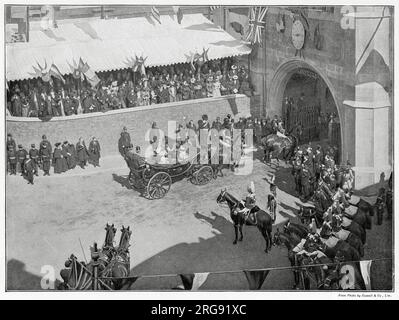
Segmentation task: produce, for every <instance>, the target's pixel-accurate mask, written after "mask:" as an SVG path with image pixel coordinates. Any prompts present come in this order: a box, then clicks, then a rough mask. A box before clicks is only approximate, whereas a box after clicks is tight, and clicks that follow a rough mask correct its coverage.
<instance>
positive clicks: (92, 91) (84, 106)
mask: <svg viewBox="0 0 399 320" xmlns="http://www.w3.org/2000/svg"><path fill="white" fill-rule="evenodd" d="M97 75H98V77H99V79H100V80H101V81H100V82H99V83H98V84H97V85H96V86H95V87H94V88H93V87H92V86H91V84H90V83H89V82H87V81H86V79H85V80H81V79H75V78H74V77H73V76H72V75H65V76H64V79H65V82H62V81H61V80H59V79H57V78H54V77H52V78H51V81H49V82H44V81H42V79H33V80H23V81H16V82H12V83H9V90H7V110H8V114H9V115H12V116H16V117H55V116H70V115H74V114H82V113H91V112H99V111H100V112H106V111H108V110H115V109H122V108H132V107H137V106H148V105H153V104H159V103H167V102H176V101H182V100H191V99H200V98H206V97H218V96H223V95H228V94H236V93H243V94H247V95H251V94H252V88H251V85H250V80H249V73H248V70H247V68H246V67H244V66H243V65H240V64H239V63H237V61H235V60H234V59H231V58H226V59H221V60H212V61H208V62H206V63H204V64H203V65H202V66H201V68H198V67H197V70H194V69H193V68H192V66H191V64H190V63H184V64H176V65H173V66H163V67H152V68H147V69H146V74H145V75H144V74H143V75H142V74H140V73H139V72H133V71H132V70H131V69H124V70H119V71H109V72H99V73H98V74H97Z"/></svg>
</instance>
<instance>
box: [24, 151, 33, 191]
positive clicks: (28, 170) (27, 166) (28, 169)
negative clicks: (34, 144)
mask: <svg viewBox="0 0 399 320" xmlns="http://www.w3.org/2000/svg"><path fill="white" fill-rule="evenodd" d="M34 170H35V168H34V164H33V160H32V159H31V158H30V157H29V154H27V155H26V158H25V162H24V174H25V176H26V178H27V179H28V184H33V172H34Z"/></svg>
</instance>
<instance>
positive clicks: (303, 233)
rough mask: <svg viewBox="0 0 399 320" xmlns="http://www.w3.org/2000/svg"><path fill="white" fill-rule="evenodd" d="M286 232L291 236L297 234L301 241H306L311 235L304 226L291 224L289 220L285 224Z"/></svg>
mask: <svg viewBox="0 0 399 320" xmlns="http://www.w3.org/2000/svg"><path fill="white" fill-rule="evenodd" d="M284 232H285V233H287V234H289V235H292V234H295V235H297V236H298V237H300V238H301V239H305V238H306V237H307V235H308V233H309V229H308V228H307V227H306V226H304V225H302V224H299V223H295V222H291V221H289V220H288V221H287V222H286V223H285V224H284Z"/></svg>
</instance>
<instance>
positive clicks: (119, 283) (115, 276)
mask: <svg viewBox="0 0 399 320" xmlns="http://www.w3.org/2000/svg"><path fill="white" fill-rule="evenodd" d="M105 230H106V234H105V241H104V245H103V246H102V249H101V250H100V251H98V250H97V244H96V243H95V244H94V246H93V247H91V253H92V260H91V261H90V262H89V263H85V262H83V261H79V260H78V258H77V257H76V256H75V255H74V254H71V256H70V257H69V258H68V260H67V261H65V267H66V268H65V269H62V270H61V271H60V276H61V278H62V279H63V281H64V282H62V283H61V284H60V285H59V286H58V289H60V290H123V289H128V288H130V286H131V285H132V284H133V282H134V280H135V279H134V278H131V277H130V278H129V273H130V254H129V247H130V237H131V234H132V231H131V230H130V227H127V228H125V227H124V226H122V228H121V236H120V240H119V245H118V246H117V247H114V238H115V234H116V228H115V226H114V224H112V225H111V224H108V223H107V225H106V227H105ZM94 256H96V259H93V257H94ZM95 264H97V266H96V267H97V270H98V272H97V273H98V278H97V279H95V277H94V274H95V271H94V265H95Z"/></svg>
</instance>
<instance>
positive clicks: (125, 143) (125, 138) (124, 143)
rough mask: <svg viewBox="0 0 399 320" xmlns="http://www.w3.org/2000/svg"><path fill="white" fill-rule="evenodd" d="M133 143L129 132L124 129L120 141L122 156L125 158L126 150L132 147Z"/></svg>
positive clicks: (119, 147) (119, 146)
mask: <svg viewBox="0 0 399 320" xmlns="http://www.w3.org/2000/svg"><path fill="white" fill-rule="evenodd" d="M131 142H132V141H131V139H130V134H129V132H127V128H126V127H123V129H122V132H121V136H120V138H119V141H118V149H119V153H120V154H121V155H122V156H125V153H126V149H127V148H128V147H129V146H130V144H131Z"/></svg>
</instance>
